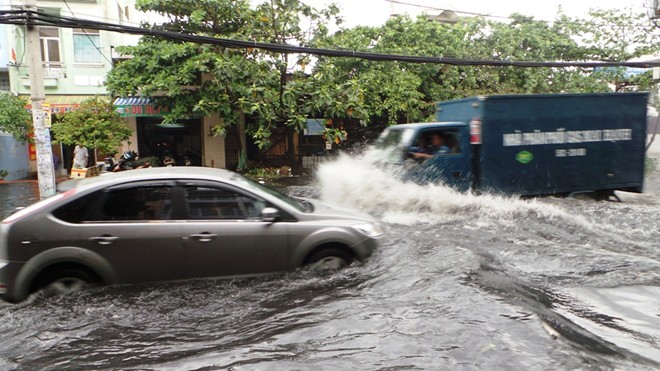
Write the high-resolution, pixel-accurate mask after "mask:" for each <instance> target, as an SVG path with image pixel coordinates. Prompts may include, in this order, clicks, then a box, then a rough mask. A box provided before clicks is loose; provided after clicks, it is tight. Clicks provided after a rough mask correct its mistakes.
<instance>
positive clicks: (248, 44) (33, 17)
mask: <svg viewBox="0 0 660 371" xmlns="http://www.w3.org/2000/svg"><path fill="white" fill-rule="evenodd" d="M0 23H5V24H18V25H26V26H28V27H31V26H58V27H65V28H88V29H97V30H104V31H113V32H119V33H129V34H135V35H142V36H153V37H160V38H164V39H169V40H178V41H183V42H191V43H197V44H210V45H217V46H221V47H225V48H231V49H250V48H252V49H260V50H265V51H269V52H274V53H287V54H310V55H316V56H326V57H344V58H359V59H365V60H372V61H399V62H408V63H428V64H444V65H453V66H493V67H556V68H567V67H581V68H598V67H634V68H651V67H660V60H658V61H646V62H630V61H518V60H493V59H464V58H451V57H442V56H439V57H434V56H412V55H402V54H382V53H373V52H364V51H356V50H340V49H325V48H313V47H305V46H295V45H287V44H274V43H265V42H257V41H247V40H234V39H226V38H218V37H214V36H206V35H196V34H193V33H184V32H173V31H167V30H163V29H157V28H146V27H134V26H127V25H117V24H112V23H106V22H99V21H91V20H84V19H75V18H71V17H65V16H53V15H51V14H46V13H43V12H39V11H36V12H35V11H26V10H11V11H0Z"/></svg>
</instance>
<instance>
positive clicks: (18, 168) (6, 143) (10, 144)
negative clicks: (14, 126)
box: [0, 132, 29, 180]
mask: <svg viewBox="0 0 660 371" xmlns="http://www.w3.org/2000/svg"><path fill="white" fill-rule="evenodd" d="M28 169H29V156H28V146H27V144H22V143H19V142H17V141H16V140H14V138H13V137H12V136H11V135H9V134H5V133H2V132H0V170H7V171H9V175H8V176H7V177H5V180H16V179H23V178H26V177H27V176H28V175H29V171H28Z"/></svg>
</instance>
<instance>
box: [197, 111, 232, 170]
mask: <svg viewBox="0 0 660 371" xmlns="http://www.w3.org/2000/svg"><path fill="white" fill-rule="evenodd" d="M221 122H222V120H221V119H220V116H219V115H218V114H214V115H212V116H207V117H204V119H203V120H202V123H203V126H204V127H203V128H202V148H203V151H204V152H203V153H204V157H203V158H202V161H203V164H204V166H208V167H217V168H222V169H225V168H227V164H226V162H225V138H224V137H222V136H218V137H214V136H211V127H212V126H214V125H217V124H219V123H221Z"/></svg>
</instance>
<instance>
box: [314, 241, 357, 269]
mask: <svg viewBox="0 0 660 371" xmlns="http://www.w3.org/2000/svg"><path fill="white" fill-rule="evenodd" d="M351 261H353V257H352V256H351V255H350V254H349V253H347V252H346V251H344V250H342V249H338V248H334V247H333V248H326V249H323V250H319V251H316V252H314V253H312V254H311V255H310V256H309V257H308V258H307V260H306V261H305V266H308V267H310V268H313V269H320V270H337V269H341V268H344V267H346V266H348V265H349V264H350V263H351Z"/></svg>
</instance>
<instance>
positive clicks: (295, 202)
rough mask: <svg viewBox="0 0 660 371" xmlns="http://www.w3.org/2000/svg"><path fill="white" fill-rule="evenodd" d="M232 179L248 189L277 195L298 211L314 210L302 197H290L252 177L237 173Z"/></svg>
mask: <svg viewBox="0 0 660 371" xmlns="http://www.w3.org/2000/svg"><path fill="white" fill-rule="evenodd" d="M232 180H233V181H235V182H236V183H240V184H241V185H242V186H244V187H245V188H247V189H251V190H257V191H261V192H265V193H268V194H269V195H271V196H274V197H277V198H278V199H280V200H282V201H284V202H286V203H287V204H289V205H291V206H293V207H295V208H296V210H298V211H302V212H312V211H313V208H312V205H311V204H310V203H309V202H306V201H304V200H300V199H296V198H293V197H289V196H287V195H283V194H281V193H280V192H278V191H276V190H274V189H272V188H268V187H266V186H264V185H262V184H259V183H257V182H254V181H252V180H250V179H247V178H245V177H243V176H240V175H235V176H234V177H232Z"/></svg>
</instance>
